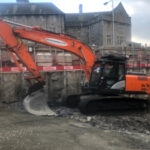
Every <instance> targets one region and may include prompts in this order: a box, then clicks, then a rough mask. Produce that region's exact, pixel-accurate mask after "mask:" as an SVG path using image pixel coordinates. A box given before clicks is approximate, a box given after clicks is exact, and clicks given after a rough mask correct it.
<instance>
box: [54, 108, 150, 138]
mask: <svg viewBox="0 0 150 150" xmlns="http://www.w3.org/2000/svg"><path fill="white" fill-rule="evenodd" d="M55 111H56V112H57V113H58V114H59V115H60V116H62V117H66V118H70V119H74V120H77V121H80V122H86V123H89V124H90V125H92V126H94V127H96V128H101V129H107V130H115V131H118V132H136V133H144V134H147V135H150V113H149V112H147V111H139V110H137V111H134V112H131V111H130V112H129V111H115V112H103V113H102V112H101V113H98V114H95V115H88V116H87V115H83V114H81V113H80V112H79V110H78V109H70V108H66V107H59V108H55Z"/></svg>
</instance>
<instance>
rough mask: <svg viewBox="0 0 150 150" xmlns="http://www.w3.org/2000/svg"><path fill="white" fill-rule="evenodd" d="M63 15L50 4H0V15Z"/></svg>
mask: <svg viewBox="0 0 150 150" xmlns="http://www.w3.org/2000/svg"><path fill="white" fill-rule="evenodd" d="M50 14H63V12H62V11H61V10H60V9H59V8H57V7H56V6H55V5H54V4H52V3H0V15H1V16H9V15H11V16H12V15H50Z"/></svg>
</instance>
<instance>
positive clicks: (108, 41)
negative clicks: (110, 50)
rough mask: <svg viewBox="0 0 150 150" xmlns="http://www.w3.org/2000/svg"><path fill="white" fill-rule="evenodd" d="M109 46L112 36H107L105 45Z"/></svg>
mask: <svg viewBox="0 0 150 150" xmlns="http://www.w3.org/2000/svg"><path fill="white" fill-rule="evenodd" d="M111 44H112V36H111V35H107V45H111Z"/></svg>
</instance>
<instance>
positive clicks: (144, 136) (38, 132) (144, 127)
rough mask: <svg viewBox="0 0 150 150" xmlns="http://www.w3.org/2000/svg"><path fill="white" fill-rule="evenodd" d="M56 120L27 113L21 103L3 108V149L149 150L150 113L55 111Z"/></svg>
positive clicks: (0, 118) (0, 134) (0, 111)
mask: <svg viewBox="0 0 150 150" xmlns="http://www.w3.org/2000/svg"><path fill="white" fill-rule="evenodd" d="M53 110H54V111H55V112H57V113H58V116H57V117H48V116H42V117H41V116H40V117H38V116H34V115H30V114H28V113H27V112H26V111H25V110H24V109H23V107H22V104H20V103H16V104H11V105H6V104H2V105H0V122H1V123H0V149H2V150H3V149H4V150H5V149H6V150H8V149H12V150H20V149H22V150H28V149H29V150H31V149H40V150H41V149H43V150H45V149H50V150H70V149H72V150H85V149H86V150H100V149H102V150H128V149H130V150H132V149H133V150H137V149H139V150H149V149H150V113H149V111H147V110H144V111H143V110H142V111H132V112H131V111H114V112H101V113H98V114H95V115H88V116H86V115H83V114H81V113H80V112H79V111H78V109H70V108H66V107H55V108H53Z"/></svg>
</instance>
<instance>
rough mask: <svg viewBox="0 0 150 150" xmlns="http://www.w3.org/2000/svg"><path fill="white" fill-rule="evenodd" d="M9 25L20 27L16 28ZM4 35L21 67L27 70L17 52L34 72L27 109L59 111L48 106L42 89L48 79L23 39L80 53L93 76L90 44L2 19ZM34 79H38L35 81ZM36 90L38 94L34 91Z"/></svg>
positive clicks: (40, 112)
mask: <svg viewBox="0 0 150 150" xmlns="http://www.w3.org/2000/svg"><path fill="white" fill-rule="evenodd" d="M9 24H13V25H16V26H15V27H12V26H10V25H9ZM0 37H1V38H2V41H3V43H4V45H5V47H6V50H8V52H9V54H10V55H11V57H12V58H13V60H14V62H15V63H16V65H17V66H18V68H19V70H20V71H22V70H23V69H22V67H21V66H20V64H19V62H18V61H17V59H16V56H15V54H16V55H17V56H18V58H19V59H20V60H21V62H22V63H23V64H24V65H25V66H26V67H27V69H28V71H29V72H30V73H32V76H29V77H26V79H27V81H29V82H30V83H31V86H30V88H29V90H28V94H27V96H26V98H25V99H24V106H25V109H26V110H27V111H28V112H29V113H32V114H35V115H55V113H54V112H53V111H51V110H50V108H49V107H48V106H47V100H46V98H44V95H43V94H41V93H40V92H41V90H39V89H40V88H42V87H43V86H44V84H45V82H44V79H43V78H42V76H41V74H40V72H39V70H38V68H37V66H36V64H35V62H34V60H33V59H32V57H31V55H30V54H29V52H28V50H27V48H26V46H25V45H24V43H23V41H22V39H27V40H31V41H34V42H38V43H42V44H45V45H49V46H52V47H56V48H59V49H62V50H65V51H67V52H71V53H73V54H75V55H77V56H78V57H80V58H81V60H82V65H81V67H82V69H83V70H84V72H85V75H86V77H87V79H88V80H89V79H90V73H91V71H92V66H93V64H94V61H95V56H94V54H93V53H92V51H91V49H90V48H89V47H87V46H85V45H84V44H83V43H81V42H79V41H78V40H76V39H73V38H71V37H69V36H67V35H63V34H56V33H52V32H49V31H46V30H43V29H41V28H40V27H30V26H25V25H21V24H18V23H14V22H11V21H8V20H2V19H0ZM33 79H34V80H36V81H38V82H37V83H35V82H32V81H33ZM33 92H34V94H31V93H33ZM35 92H36V94H35ZM33 104H34V105H33ZM37 106H38V108H37Z"/></svg>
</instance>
